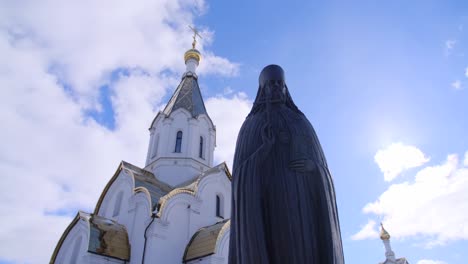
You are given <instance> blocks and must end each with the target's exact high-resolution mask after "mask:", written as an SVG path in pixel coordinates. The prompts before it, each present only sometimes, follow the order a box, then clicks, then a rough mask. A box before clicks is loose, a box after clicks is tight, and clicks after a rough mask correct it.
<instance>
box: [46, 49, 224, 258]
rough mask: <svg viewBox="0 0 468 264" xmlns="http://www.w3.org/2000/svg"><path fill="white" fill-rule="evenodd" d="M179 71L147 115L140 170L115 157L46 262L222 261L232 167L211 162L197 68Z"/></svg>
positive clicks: (192, 59) (192, 56) (193, 56)
mask: <svg viewBox="0 0 468 264" xmlns="http://www.w3.org/2000/svg"><path fill="white" fill-rule="evenodd" d="M200 59H201V54H200V52H199V51H198V50H196V49H195V42H194V43H193V48H192V49H190V50H188V51H187V52H186V53H185V64H186V72H185V73H184V74H183V76H182V80H181V82H180V84H179V86H178V87H177V89H176V90H175V92H174V94H173V95H172V98H171V99H170V101H169V103H168V104H167V105H166V107H165V109H164V111H162V112H159V113H158V114H157V115H156V117H155V118H154V120H153V122H152V123H151V126H150V128H149V130H150V143H149V148H148V154H147V158H146V165H145V167H144V168H139V167H137V166H135V165H133V164H130V163H128V162H125V161H122V162H121V163H120V165H119V166H118V168H117V171H116V172H115V174H114V176H113V177H112V178H111V179H110V181H109V183H108V184H107V186H106V187H105V188H104V190H103V192H102V194H101V197H100V198H99V200H98V201H97V204H96V207H95V209H94V212H92V213H86V212H81V211H80V212H78V214H77V215H76V217H75V218H74V219H73V221H72V222H71V224H70V225H69V226H68V227H67V229H66V230H65V231H64V233H63V235H62V237H61V238H60V240H59V241H58V243H57V246H56V248H55V250H54V252H53V254H52V257H51V260H50V263H132V264H133V263H135V264H136V263H138V264H140V263H164V264H168V263H200V264H202V263H227V256H228V252H229V224H230V221H229V218H230V213H231V173H230V172H229V169H228V167H227V165H226V164H225V163H221V164H219V165H216V166H213V152H214V148H215V146H216V127H215V125H214V124H213V122H212V120H211V119H210V116H209V115H208V113H207V112H206V108H205V105H204V102H203V98H202V95H201V92H200V88H199V86H198V76H197V74H196V68H197V66H198V63H199V62H200Z"/></svg>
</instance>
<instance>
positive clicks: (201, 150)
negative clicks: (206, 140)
mask: <svg viewBox="0 0 468 264" xmlns="http://www.w3.org/2000/svg"><path fill="white" fill-rule="evenodd" d="M198 156H199V157H200V158H202V159H203V158H204V157H203V137H200V150H199V151H198Z"/></svg>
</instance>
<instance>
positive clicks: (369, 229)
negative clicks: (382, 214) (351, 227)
mask: <svg viewBox="0 0 468 264" xmlns="http://www.w3.org/2000/svg"><path fill="white" fill-rule="evenodd" d="M375 225H376V222H375V221H374V220H369V221H367V224H366V225H365V226H363V227H362V228H361V230H360V231H359V232H357V233H356V234H354V235H353V236H351V239H353V240H363V239H375V238H378V237H379V232H377V230H376V229H375Z"/></svg>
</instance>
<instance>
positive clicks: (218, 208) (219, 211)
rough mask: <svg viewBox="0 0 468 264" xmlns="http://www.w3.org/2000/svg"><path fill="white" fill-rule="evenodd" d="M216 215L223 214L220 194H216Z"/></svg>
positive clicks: (221, 216)
mask: <svg viewBox="0 0 468 264" xmlns="http://www.w3.org/2000/svg"><path fill="white" fill-rule="evenodd" d="M216 216H217V217H220V218H224V216H223V198H222V197H221V195H219V194H217V195H216Z"/></svg>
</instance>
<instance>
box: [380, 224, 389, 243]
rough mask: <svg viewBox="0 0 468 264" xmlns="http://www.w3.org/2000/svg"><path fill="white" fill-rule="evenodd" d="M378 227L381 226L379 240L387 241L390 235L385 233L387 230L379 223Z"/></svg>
mask: <svg viewBox="0 0 468 264" xmlns="http://www.w3.org/2000/svg"><path fill="white" fill-rule="evenodd" d="M380 226H381V230H380V239H382V240H389V239H390V234H389V233H388V232H387V230H385V228H384V227H383V224H382V223H380Z"/></svg>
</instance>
